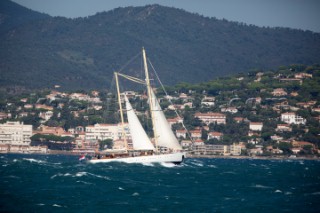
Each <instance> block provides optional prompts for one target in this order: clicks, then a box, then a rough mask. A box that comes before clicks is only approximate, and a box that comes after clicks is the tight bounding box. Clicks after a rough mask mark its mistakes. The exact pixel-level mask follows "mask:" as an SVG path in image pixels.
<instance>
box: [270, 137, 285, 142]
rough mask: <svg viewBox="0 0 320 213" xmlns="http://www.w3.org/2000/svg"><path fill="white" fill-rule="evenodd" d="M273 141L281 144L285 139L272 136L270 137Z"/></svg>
mask: <svg viewBox="0 0 320 213" xmlns="http://www.w3.org/2000/svg"><path fill="white" fill-rule="evenodd" d="M270 138H271V139H272V140H274V141H277V142H280V141H281V140H283V137H281V136H279V135H272V136H271V137H270Z"/></svg>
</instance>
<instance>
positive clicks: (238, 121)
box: [233, 117, 246, 123]
mask: <svg viewBox="0 0 320 213" xmlns="http://www.w3.org/2000/svg"><path fill="white" fill-rule="evenodd" d="M233 120H234V121H235V122H236V123H241V122H244V121H246V119H245V118H243V117H234V118H233Z"/></svg>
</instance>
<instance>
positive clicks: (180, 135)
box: [176, 129, 187, 138]
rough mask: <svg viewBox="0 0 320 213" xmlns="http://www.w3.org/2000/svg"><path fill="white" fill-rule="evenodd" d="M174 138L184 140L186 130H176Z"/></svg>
mask: <svg viewBox="0 0 320 213" xmlns="http://www.w3.org/2000/svg"><path fill="white" fill-rule="evenodd" d="M176 137H177V138H186V137H187V130H185V129H177V130H176Z"/></svg>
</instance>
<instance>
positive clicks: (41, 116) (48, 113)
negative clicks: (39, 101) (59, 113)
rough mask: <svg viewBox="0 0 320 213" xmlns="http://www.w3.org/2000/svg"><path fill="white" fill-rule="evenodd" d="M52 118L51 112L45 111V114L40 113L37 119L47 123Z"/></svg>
mask: <svg viewBox="0 0 320 213" xmlns="http://www.w3.org/2000/svg"><path fill="white" fill-rule="evenodd" d="M52 116H53V112H52V111H45V112H40V113H39V117H40V118H42V119H43V120H45V121H48V120H49V119H50V118H51V117H52Z"/></svg>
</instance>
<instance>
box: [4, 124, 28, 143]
mask: <svg viewBox="0 0 320 213" xmlns="http://www.w3.org/2000/svg"><path fill="white" fill-rule="evenodd" d="M31 136H32V125H25V124H23V123H20V122H18V121H7V122H6V123H4V124H0V144H9V145H29V144H30V142H31V139H30V137H31Z"/></svg>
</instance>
